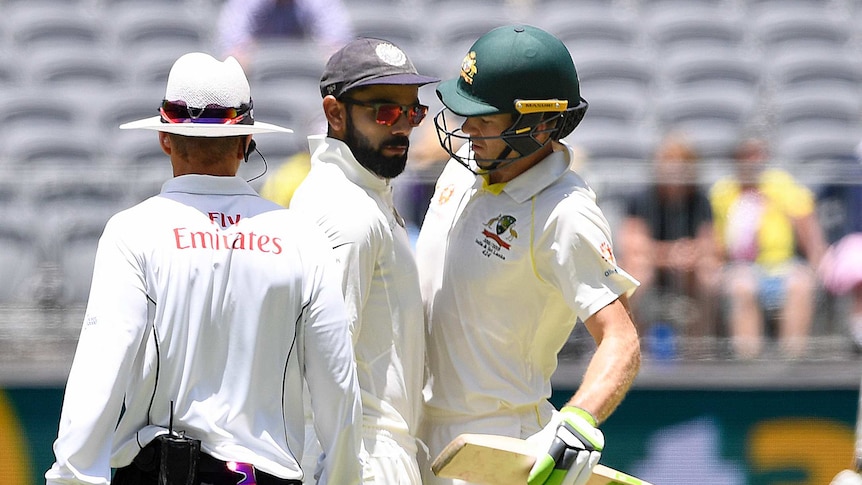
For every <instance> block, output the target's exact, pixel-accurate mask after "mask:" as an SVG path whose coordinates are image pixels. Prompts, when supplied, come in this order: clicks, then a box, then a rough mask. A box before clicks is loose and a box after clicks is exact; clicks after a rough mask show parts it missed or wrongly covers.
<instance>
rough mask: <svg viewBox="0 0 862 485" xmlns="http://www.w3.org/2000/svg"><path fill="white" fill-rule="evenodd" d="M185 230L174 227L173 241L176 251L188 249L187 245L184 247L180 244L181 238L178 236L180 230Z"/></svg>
mask: <svg viewBox="0 0 862 485" xmlns="http://www.w3.org/2000/svg"><path fill="white" fill-rule="evenodd" d="M182 229H185V227H176V228H174V241H176V243H177V249H188V248H189V247H188V246H187V245H184V244H183V243H181V242H180V239H181V238H182V236H181V235H180V230H182Z"/></svg>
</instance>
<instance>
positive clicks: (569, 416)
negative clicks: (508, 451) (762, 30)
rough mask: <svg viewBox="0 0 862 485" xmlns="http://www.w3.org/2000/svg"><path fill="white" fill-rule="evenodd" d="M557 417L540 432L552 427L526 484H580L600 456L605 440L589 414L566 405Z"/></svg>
mask: <svg viewBox="0 0 862 485" xmlns="http://www.w3.org/2000/svg"><path fill="white" fill-rule="evenodd" d="M559 418H560V419H559V421H551V423H549V424H548V426H546V428H545V430H543V432H546V431H550V430H549V429H548V427H551V426H556V430H554V433H553V439H552V441H551V443H550V445H549V446H548V451H547V453H546V454H544V455H542V456H541V457H539V458H538V459H537V460H536V463H535V464H534V465H533V468H532V469H531V470H530V476H529V478H528V479H527V483H528V484H529V485H583V484H584V483H586V482H587V480H588V479H589V478H590V475H591V474H592V470H593V467H594V466H596V463H598V462H599V458H600V457H601V456H602V449H604V446H605V438H604V435H603V434H602V432H601V431H599V429H598V428H597V425H598V423H597V422H596V419H595V418H594V417H593V416H592V415H591V414H590V413H588V412H587V411H585V410H583V409H580V408H577V407H573V406H567V407H564V408H563V409H561V410H560V413H559Z"/></svg>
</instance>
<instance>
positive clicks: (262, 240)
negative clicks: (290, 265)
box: [257, 236, 269, 253]
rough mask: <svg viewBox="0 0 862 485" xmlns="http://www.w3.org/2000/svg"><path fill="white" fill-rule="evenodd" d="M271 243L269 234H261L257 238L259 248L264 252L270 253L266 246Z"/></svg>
mask: <svg viewBox="0 0 862 485" xmlns="http://www.w3.org/2000/svg"><path fill="white" fill-rule="evenodd" d="M268 245H269V236H260V237H259V238H257V248H258V249H260V250H261V251H262V252H264V253H268V252H269V250H268V249H267V248H266V247H267V246H268Z"/></svg>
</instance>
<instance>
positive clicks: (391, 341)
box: [290, 135, 425, 447]
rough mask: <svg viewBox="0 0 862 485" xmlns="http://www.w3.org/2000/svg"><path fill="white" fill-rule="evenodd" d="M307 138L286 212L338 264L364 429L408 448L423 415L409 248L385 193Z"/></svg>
mask: <svg viewBox="0 0 862 485" xmlns="http://www.w3.org/2000/svg"><path fill="white" fill-rule="evenodd" d="M308 140H309V148H310V150H311V153H312V157H311V171H310V172H309V174H308V176H307V177H306V178H305V180H304V181H303V182H302V184H301V185H300V186H299V188H297V190H296V193H295V194H294V195H293V198H292V199H291V202H290V207H291V208H292V209H295V210H298V211H300V212H302V213H303V214H308V215H310V216H311V217H312V218H313V219H315V220H317V222H318V224H320V226H321V227H322V228H323V230H324V232H325V233H326V235H327V236H328V237H329V239H330V241H331V243H332V246H333V247H334V248H335V252H336V256H337V258H338V261H339V264H340V265H341V269H342V271H343V276H344V279H343V283H342V285H343V288H344V295H345V301H346V302H347V311H348V314H349V316H350V322H351V324H352V333H353V342H354V347H355V349H354V351H355V352H356V367H357V371H358V374H359V387H360V388H361V393H362V415H363V422H364V424H365V425H366V426H371V427H374V428H383V429H385V430H388V431H389V432H391V433H394V434H395V438H396V440H399V442H401V443H402V445H404V446H408V445H409V446H408V447H412V446H413V443H412V438H413V436H415V433H416V426H417V424H418V420H419V414H420V411H421V409H422V384H423V376H424V365H425V326H424V322H423V314H422V299H421V297H420V294H419V277H418V274H417V270H416V262H415V259H414V256H413V249H412V247H411V245H410V241H409V239H408V236H407V232H406V230H405V228H404V227H403V220H402V219H401V217H400V216H399V215H398V214H397V213H396V211H395V207H394V205H393V202H392V187H391V185H390V182H389V181H388V180H386V179H382V178H380V177H378V176H376V175H375V174H373V173H371V172H370V171H368V170H367V169H366V168H365V167H363V166H362V165H360V164H359V162H358V161H356V159H355V158H354V156H353V154H352V153H351V151H350V148H349V147H348V146H347V145H345V144H344V143H343V142H342V141H340V140H337V139H335V138H329V137H326V136H324V135H317V136H310V137H309V138H308ZM399 437H400V438H406V439H407V440H408V441H409V443H404V440H403V439H399Z"/></svg>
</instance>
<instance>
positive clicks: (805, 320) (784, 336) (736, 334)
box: [710, 139, 826, 358]
mask: <svg viewBox="0 0 862 485" xmlns="http://www.w3.org/2000/svg"><path fill="white" fill-rule="evenodd" d="M769 158H770V154H769V152H768V147H767V145H766V143H765V142H764V141H763V140H760V139H748V140H745V141H743V142H742V143H741V144H740V145H739V147H738V148H737V150H736V151H735V153H734V165H735V169H736V174H735V176H731V177H728V178H725V179H722V180H719V181H718V182H717V183H716V184H715V185H714V186H713V187H712V189H711V192H710V200H711V203H712V209H713V214H714V216H715V229H716V235H717V238H718V240H719V245H720V247H721V250H722V254H723V256H724V258H725V261H726V263H727V265H726V268H725V271H724V276H725V281H724V283H723V287H724V289H725V292H726V293H727V296H728V297H729V303H730V309H729V315H728V318H729V330H730V335H731V343H732V346H733V350H734V352H735V353H736V355H737V356H739V357H742V358H754V357H757V356H759V355H760V354H761V352H762V351H763V347H764V338H763V336H764V334H765V333H766V327H765V322H766V321H773V320H772V319H771V318H770V319H769V320H767V319H766V317H776V318H777V320H776V322H777V324H778V327H777V338H778V343H779V344H780V349H781V351H782V352H783V354H784V355H785V356H787V357H801V356H803V355H804V354H805V352H806V349H807V345H808V338H809V336H810V335H809V334H810V331H811V325H812V317H813V312H814V303H815V291H816V288H817V281H816V278H815V272H814V268H816V267H817V265H818V264H819V263H820V260H821V258H822V255H823V253H824V251H825V246H826V244H825V241H824V238H823V233H822V230H821V228H820V223H819V221H818V218H817V213H816V212H815V210H814V208H815V206H814V194H813V193H812V192H811V190H809V189H808V188H807V187H805V186H803V185H801V184H800V183H798V182H797V181H796V180H795V179H794V178H793V177H792V176H791V175H790V174H789V173H787V172H785V171H783V170H780V169H776V168H770V167H767V165H768V163H767V162H768V161H769ZM800 255H802V256H804V258H802V257H800Z"/></svg>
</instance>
